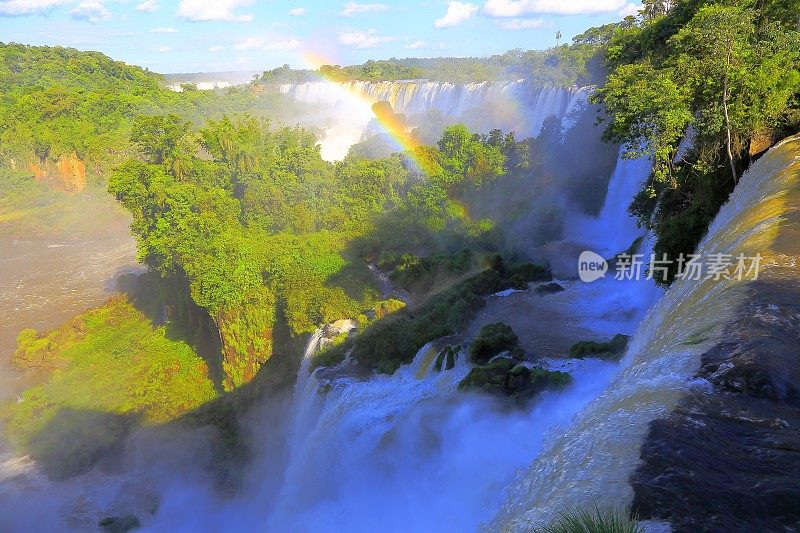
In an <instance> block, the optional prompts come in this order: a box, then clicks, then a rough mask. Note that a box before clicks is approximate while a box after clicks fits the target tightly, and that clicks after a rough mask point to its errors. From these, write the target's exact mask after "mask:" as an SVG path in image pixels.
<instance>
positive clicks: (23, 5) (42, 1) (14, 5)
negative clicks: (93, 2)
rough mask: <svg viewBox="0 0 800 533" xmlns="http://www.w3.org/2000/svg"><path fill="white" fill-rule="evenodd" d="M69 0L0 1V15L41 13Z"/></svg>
mask: <svg viewBox="0 0 800 533" xmlns="http://www.w3.org/2000/svg"><path fill="white" fill-rule="evenodd" d="M69 2H70V0H7V1H5V2H3V1H0V16H5V17H18V16H20V15H33V14H35V13H43V12H45V11H48V10H50V9H53V8H54V7H56V6H60V5H63V4H67V3H69Z"/></svg>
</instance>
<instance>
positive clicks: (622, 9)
mask: <svg viewBox="0 0 800 533" xmlns="http://www.w3.org/2000/svg"><path fill="white" fill-rule="evenodd" d="M635 1H636V0H485V1H483V0H464V1H453V0H442V1H439V0H427V1H419V0H415V1H405V2H401V1H392V0H363V1H360V2H352V1H342V0H330V1H328V0H324V1H320V0H0V41H1V42H18V43H24V44H37V45H60V46H70V47H74V48H78V49H80V50H98V51H101V52H103V53H105V54H108V55H109V56H111V57H113V58H114V59H119V60H122V61H126V62H128V63H133V64H137V65H142V66H146V67H148V68H149V69H150V70H154V71H157V72H163V73H169V72H198V71H206V72H208V71H220V70H263V69H268V68H273V67H276V66H280V65H282V64H284V63H288V64H289V65H291V66H293V67H307V66H311V65H310V64H309V62H308V57H309V55H314V56H318V57H320V56H321V57H322V58H323V59H324V60H325V62H326V63H337V64H342V65H345V64H353V63H361V62H363V61H366V60H367V59H380V58H389V57H436V56H486V55H491V54H496V53H502V52H505V51H506V50H510V49H512V48H523V49H542V48H547V47H548V46H552V45H554V44H555V33H556V31H557V30H560V31H561V33H562V34H563V38H564V39H570V38H571V37H572V36H574V35H576V34H578V33H580V32H582V31H583V30H584V29H586V28H588V27H590V26H596V25H599V24H605V23H607V22H611V21H615V20H619V19H621V18H622V17H623V16H624V15H626V14H634V13H635V11H636V9H637V8H638V7H639V6H638V5H637V4H636V3H635ZM562 42H563V41H562Z"/></svg>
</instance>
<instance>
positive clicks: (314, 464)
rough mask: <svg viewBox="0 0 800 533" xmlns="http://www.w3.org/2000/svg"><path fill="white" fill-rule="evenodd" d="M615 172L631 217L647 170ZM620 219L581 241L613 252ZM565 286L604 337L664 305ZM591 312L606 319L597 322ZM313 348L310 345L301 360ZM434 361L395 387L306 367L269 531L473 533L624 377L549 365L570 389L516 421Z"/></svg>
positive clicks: (426, 360)
mask: <svg viewBox="0 0 800 533" xmlns="http://www.w3.org/2000/svg"><path fill="white" fill-rule="evenodd" d="M621 165H623V166H625V167H626V168H624V169H623V170H622V171H618V172H615V174H614V176H613V177H612V179H611V183H610V188H611V189H612V190H613V191H614V192H613V193H611V194H609V195H608V198H607V203H608V202H616V203H622V204H623V205H624V206H627V204H628V203H629V201H630V197H631V196H632V194H633V191H634V190H635V187H636V186H638V184H640V183H641V181H642V180H643V179H644V176H646V173H647V172H648V171H649V165H648V164H647V163H646V162H644V163H642V162H638V163H637V164H635V165H630V166H629V165H627V164H626V163H621ZM637 169H638V171H639V172H638V173H637V172H636V171H635V170H637ZM620 182H623V183H620ZM623 194H628V197H627V198H623V197H621V196H622V195H623ZM615 209H616V210H618V206H613V205H608V206H607V207H606V208H604V210H603V213H604V214H603V215H601V216H600V217H598V218H596V219H587V220H586V221H584V224H583V226H582V231H583V232H584V233H583V234H584V235H588V236H590V237H591V239H589V240H591V242H592V244H594V245H596V246H601V247H602V246H604V245H605V246H615V244H614V243H610V244H609V243H606V242H604V241H603V235H606V236H607V237H606V238H607V240H613V239H617V238H619V237H620V235H619V234H618V233H607V232H606V231H607V230H608V229H609V228H610V227H611V223H610V222H609V221H608V220H607V217H609V216H611V215H609V214H608V213H613V212H615ZM623 210H624V208H623ZM623 221H624V222H625V223H626V224H628V225H633V227H632V228H630V227H627V226H626V227H623V228H622V229H623V230H624V234H625V235H628V234H634V233H636V232H637V231H638V230H637V229H636V227H635V223H634V221H633V220H631V219H629V218H627V217H625V218H623ZM625 232H626V233H625ZM639 233H641V232H639ZM567 285H568V287H569V288H568V291H566V292H565V293H561V295H563V296H559V301H561V302H562V304H563V300H564V298H566V299H567V301H571V302H573V304H572V305H571V306H570V307H571V309H572V310H573V312H574V313H575V314H576V315H579V316H583V315H586V320H585V321H584V322H586V324H587V326H589V327H591V325H590V323H596V324H597V327H598V328H600V329H599V330H598V331H599V332H600V333H602V334H608V335H609V337H610V336H611V335H612V334H613V333H615V332H618V331H620V330H624V331H628V330H632V329H633V328H635V325H636V324H637V323H638V321H639V320H641V318H642V316H643V313H644V311H645V310H646V309H647V307H649V305H650V304H652V303H653V301H654V300H655V299H657V297H658V296H659V294H660V291H659V290H657V289H655V287H654V285H653V284H652V282H647V281H629V282H616V281H615V280H613V279H611V278H609V279H606V280H601V281H599V282H597V283H595V284H592V285H589V284H582V283H580V282H577V283H569V284H567ZM534 297H535V296H534ZM537 298H538V297H537ZM623 309H624V310H625V312H624V313H623V312H618V310H623ZM598 313H599V314H600V316H604V317H606V318H605V320H596V319H595V318H596V317H597V316H598ZM606 330H608V331H606ZM565 334H566V335H568V334H569V332H566V333H565ZM575 340H578V339H575ZM316 344H318V338H316V337H315V338H312V340H311V342H310V344H309V349H308V350H307V356H311V355H312V354H313V347H314V346H315V345H316ZM432 355H433V352H432V351H431V348H430V346H426V347H424V348H423V349H422V350H420V352H419V353H418V354H417V356H416V357H415V358H414V362H413V363H412V364H410V365H405V366H403V367H401V368H400V369H399V370H398V371H397V372H396V373H395V374H394V375H393V376H372V377H370V378H369V379H356V378H354V377H334V378H330V379H325V378H323V377H321V376H318V375H317V374H316V373H315V374H312V375H311V376H309V375H308V374H307V372H308V366H307V365H304V367H303V368H302V369H301V370H300V373H299V375H298V384H299V385H298V387H297V388H296V396H295V399H294V405H295V408H294V412H295V416H296V417H299V418H296V419H295V420H294V421H293V422H292V427H293V428H294V429H293V431H292V432H291V438H290V444H289V449H290V454H289V460H288V466H287V467H286V470H285V475H284V478H283V483H282V488H281V490H280V492H279V496H278V497H277V498H276V499H275V500H274V501H273V502H272V504H273V505H272V506H271V512H270V513H269V519H268V520H267V523H269V524H270V527H271V529H272V530H275V531H280V530H282V529H285V528H287V527H291V528H292V529H293V530H295V531H315V532H316V531H344V530H346V531H376V530H381V531H408V530H413V531H442V530H444V531H474V530H476V529H477V528H478V527H479V526H480V524H481V523H485V522H488V521H490V520H491V519H492V518H493V517H494V516H495V514H496V513H497V511H498V509H500V508H501V505H502V504H503V498H504V494H505V492H504V489H505V487H506V486H507V485H508V484H509V483H511V482H512V480H513V479H514V476H515V474H516V473H517V472H518V471H519V470H520V469H522V468H525V467H527V466H528V465H530V464H531V462H532V461H534V460H535V459H536V457H537V456H538V454H539V453H540V451H541V450H547V449H549V448H550V447H551V446H552V444H551V442H552V439H553V438H554V437H555V436H557V435H559V434H562V433H564V432H566V431H567V430H568V428H570V427H571V426H572V425H573V420H574V419H575V417H576V415H578V414H579V413H580V412H581V411H583V410H584V409H586V408H587V406H588V405H589V404H590V403H591V402H592V401H593V400H594V399H595V398H597V397H598V396H599V395H601V394H602V393H603V392H604V391H605V390H606V389H607V388H608V385H609V383H611V381H612V380H613V379H614V378H615V376H616V375H617V374H618V372H619V371H620V370H621V369H622V368H623V366H622V365H620V364H618V363H612V362H603V361H598V360H586V361H571V360H550V361H549V365H550V366H551V367H552V368H554V369H559V370H564V371H567V372H570V373H571V374H572V375H573V378H574V382H573V384H572V385H570V386H569V387H568V388H567V389H566V390H564V391H559V392H546V393H544V394H542V396H541V397H540V398H539V399H538V400H537V401H536V402H535V403H534V404H533V405H532V406H531V407H530V408H529V409H526V410H516V409H508V408H507V407H504V406H503V405H501V404H500V403H499V402H497V401H496V400H494V399H492V398H489V397H485V396H481V395H471V394H463V393H458V392H457V391H456V388H457V384H458V383H459V381H460V380H461V379H463V378H464V377H465V376H466V374H467V373H468V371H469V368H470V365H469V364H468V363H467V362H466V356H465V355H464V354H462V355H461V356H460V357H459V359H458V362H457V364H456V366H455V368H453V369H452V370H450V371H445V372H441V373H439V372H435V371H433V370H431V369H430V368H429V367H430V366H431V361H432ZM577 478H578V479H579V478H580V475H578V476H577ZM543 487H544V488H543V490H544V491H545V492H546V491H547V488H546V486H543Z"/></svg>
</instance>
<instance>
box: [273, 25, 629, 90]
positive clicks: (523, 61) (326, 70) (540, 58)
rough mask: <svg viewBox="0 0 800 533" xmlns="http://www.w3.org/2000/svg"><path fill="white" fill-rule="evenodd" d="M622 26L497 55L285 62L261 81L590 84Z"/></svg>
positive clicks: (597, 77)
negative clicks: (297, 66)
mask: <svg viewBox="0 0 800 533" xmlns="http://www.w3.org/2000/svg"><path fill="white" fill-rule="evenodd" d="M628 24H631V22H628ZM616 27H617V25H616V24H608V25H605V26H600V27H597V28H591V29H589V30H587V31H586V32H584V33H582V34H580V35H577V36H576V37H574V38H573V40H572V43H571V44H562V45H558V46H555V47H553V48H550V49H548V50H521V49H515V50H509V51H508V52H506V53H504V54H499V55H493V56H491V57H436V58H404V59H396V58H392V59H388V60H377V61H376V60H369V61H367V62H366V63H363V64H361V65H351V66H344V67H342V66H339V65H323V66H321V67H320V68H319V70H317V71H313V70H293V69H291V68H289V66H288V65H284V66H282V67H279V68H276V69H273V70H268V71H266V72H264V73H263V75H262V76H261V78H260V80H259V83H264V84H282V83H302V82H305V81H313V80H316V79H319V78H320V77H323V78H325V79H330V80H336V81H356V80H357V81H394V80H416V79H426V80H431V81H442V82H450V83H475V82H482V81H499V80H518V79H526V80H530V81H532V82H534V83H536V84H540V85H554V86H570V85H590V84H596V83H599V82H600V81H601V80H602V78H603V68H602V50H603V45H604V44H605V43H606V42H608V40H609V39H610V38H611V36H612V34H613V33H614V30H615V28H616Z"/></svg>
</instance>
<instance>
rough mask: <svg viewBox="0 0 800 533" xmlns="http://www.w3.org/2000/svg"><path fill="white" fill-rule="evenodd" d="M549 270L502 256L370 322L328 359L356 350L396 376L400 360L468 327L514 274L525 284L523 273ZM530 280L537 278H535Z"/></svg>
mask: <svg viewBox="0 0 800 533" xmlns="http://www.w3.org/2000/svg"><path fill="white" fill-rule="evenodd" d="M543 270H544V269H542V268H541V267H538V268H532V267H527V266H524V265H516V266H513V267H509V268H506V267H504V266H503V264H502V262H501V261H498V260H497V258H495V259H494V261H493V262H492V266H491V267H490V268H488V269H486V270H484V271H482V272H480V273H479V274H476V275H475V276H472V277H470V278H468V279H466V280H465V281H462V282H460V283H457V284H456V285H454V286H452V287H450V288H449V289H445V290H443V291H441V292H439V293H436V294H433V295H431V296H430V297H429V298H428V299H427V300H426V301H425V302H424V303H423V304H422V305H420V306H419V307H416V308H414V309H403V310H401V311H399V312H397V313H395V314H393V315H390V316H388V317H386V318H385V319H383V320H379V321H377V322H375V323H373V324H370V325H369V326H367V328H366V329H365V330H364V331H363V332H362V333H360V334H359V335H357V336H355V337H353V338H351V339H349V340H348V341H347V342H345V343H344V344H342V345H340V346H339V347H337V348H335V349H332V350H330V352H336V353H330V352H328V353H326V354H325V355H324V356H323V357H325V358H329V359H331V360H334V361H341V360H343V358H344V354H345V353H347V352H348V351H350V350H352V352H351V354H352V357H353V358H354V359H355V360H356V361H358V362H359V363H361V364H364V365H366V366H369V367H371V368H373V369H375V370H376V371H378V372H382V373H386V374H391V373H393V372H394V371H395V370H397V368H399V367H400V365H401V364H406V363H410V362H411V361H412V360H413V359H414V356H415V355H416V354H417V352H419V350H420V349H421V348H422V347H423V346H425V344H427V343H428V342H430V341H433V340H435V339H438V338H441V337H446V336H448V335H453V334H455V333H457V332H458V331H460V330H461V329H463V328H464V327H465V326H466V325H467V322H468V321H469V320H470V319H471V318H472V317H473V316H474V314H475V312H476V311H477V310H479V309H480V308H481V307H483V305H484V298H485V297H486V296H488V295H490V294H493V293H495V292H498V291H501V290H503V289H507V288H509V287H510V286H511V283H512V281H511V278H512V277H513V278H514V280H515V281H516V282H521V281H522V279H523V278H522V277H520V276H521V274H520V273H521V272H523V273H524V272H527V273H533V274H535V276H536V277H537V278H538V276H540V275H541V272H542V271H543ZM529 281H534V279H530V280H529Z"/></svg>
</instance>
